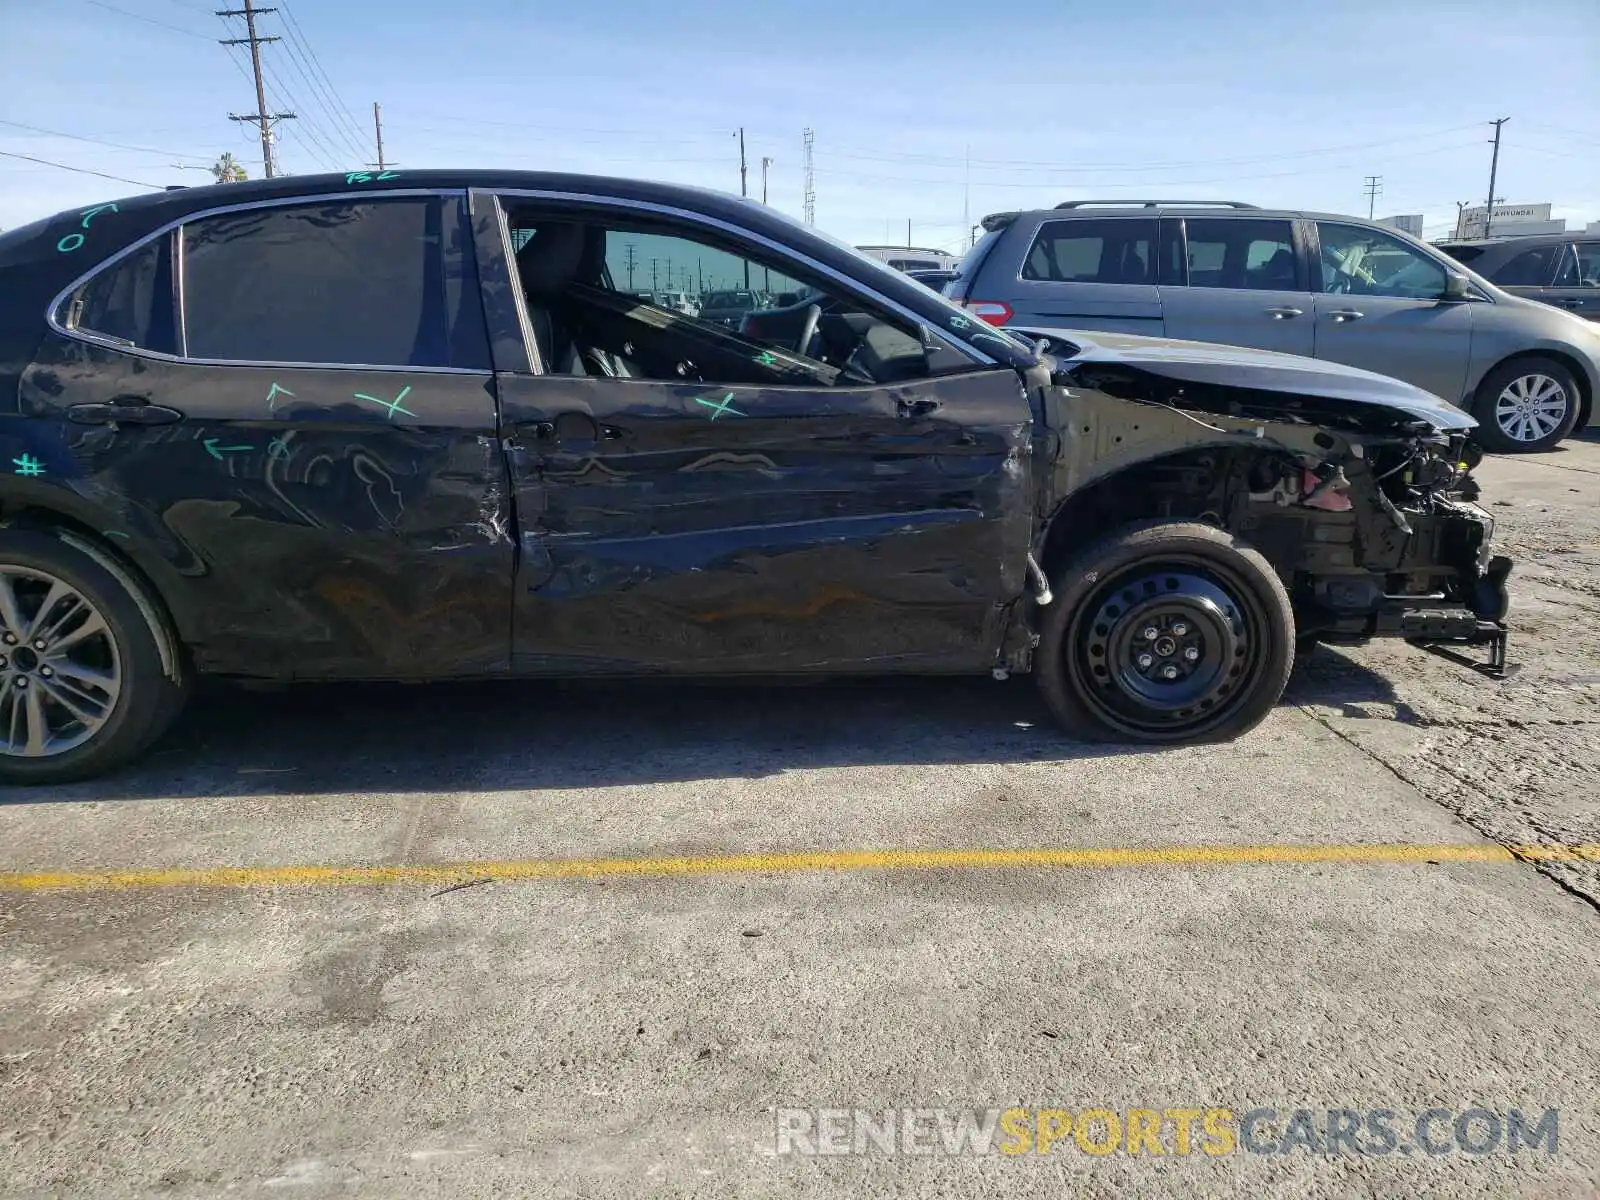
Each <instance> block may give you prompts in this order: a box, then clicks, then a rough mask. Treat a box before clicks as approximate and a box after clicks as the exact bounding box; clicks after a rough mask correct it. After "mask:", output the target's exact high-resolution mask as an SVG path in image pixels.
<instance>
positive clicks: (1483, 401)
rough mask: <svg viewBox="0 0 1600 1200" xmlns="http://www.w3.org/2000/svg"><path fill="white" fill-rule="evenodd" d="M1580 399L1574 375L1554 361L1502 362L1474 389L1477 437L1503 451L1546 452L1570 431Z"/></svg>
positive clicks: (1576, 416)
mask: <svg viewBox="0 0 1600 1200" xmlns="http://www.w3.org/2000/svg"><path fill="white" fill-rule="evenodd" d="M1579 400H1580V397H1579V393H1578V385H1577V381H1576V380H1574V379H1573V377H1572V372H1570V371H1569V370H1567V368H1566V367H1565V366H1563V365H1562V364H1561V363H1559V362H1557V361H1556V360H1554V359H1550V358H1543V357H1538V358H1523V359H1517V360H1514V361H1512V362H1509V363H1506V364H1505V365H1504V366H1502V367H1500V368H1499V369H1498V370H1496V371H1493V372H1491V373H1490V374H1489V375H1488V376H1486V377H1485V378H1484V381H1483V384H1482V386H1480V387H1479V389H1478V403H1477V405H1476V406H1475V407H1476V408H1477V410H1478V411H1477V417H1478V422H1479V425H1478V438H1479V440H1480V441H1482V443H1483V445H1484V446H1485V448H1487V449H1489V450H1497V451H1500V452H1502V453H1504V452H1508V451H1511V452H1514V451H1519V450H1548V449H1550V448H1551V447H1552V446H1554V445H1555V444H1556V443H1557V442H1559V441H1560V440H1561V439H1562V438H1564V437H1566V436H1567V434H1569V433H1571V432H1572V427H1573V425H1574V424H1575V423H1576V421H1577V419H1578V406H1579Z"/></svg>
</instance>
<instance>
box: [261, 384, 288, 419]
mask: <svg viewBox="0 0 1600 1200" xmlns="http://www.w3.org/2000/svg"><path fill="white" fill-rule="evenodd" d="M293 395H294V393H293V392H291V391H290V390H289V389H288V388H286V387H282V386H280V385H278V384H276V383H274V384H273V385H272V386H271V387H270V388H268V389H267V411H268V412H272V411H273V410H274V409H275V408H277V407H278V397H279V396H293Z"/></svg>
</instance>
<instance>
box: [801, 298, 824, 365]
mask: <svg viewBox="0 0 1600 1200" xmlns="http://www.w3.org/2000/svg"><path fill="white" fill-rule="evenodd" d="M821 320H822V306H821V305H819V304H808V305H806V320H805V324H804V325H803V326H801V328H800V337H799V340H797V341H796V342H795V344H794V352H795V353H796V354H805V353H806V351H807V350H809V349H810V348H811V339H812V338H814V337H816V336H817V322H819V321H821ZM808 357H809V355H808Z"/></svg>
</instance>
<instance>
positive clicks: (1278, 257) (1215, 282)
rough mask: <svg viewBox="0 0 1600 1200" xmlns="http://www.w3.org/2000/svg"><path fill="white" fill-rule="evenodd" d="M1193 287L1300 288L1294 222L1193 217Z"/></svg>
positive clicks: (1190, 227) (1190, 234)
mask: <svg viewBox="0 0 1600 1200" xmlns="http://www.w3.org/2000/svg"><path fill="white" fill-rule="evenodd" d="M1184 225H1185V227H1186V229H1187V232H1188V259H1187V263H1186V265H1187V267H1188V275H1189V286H1190V287H1208V288H1235V289H1247V290H1255V291H1269V292H1292V291H1300V290H1303V288H1302V287H1301V285H1300V282H1299V278H1300V270H1299V265H1298V263H1299V259H1298V256H1297V255H1296V253H1295V248H1294V227H1293V225H1292V223H1291V222H1289V221H1280V220H1271V219H1267V218H1261V217H1190V218H1188V219H1187V220H1186V221H1185V222H1184Z"/></svg>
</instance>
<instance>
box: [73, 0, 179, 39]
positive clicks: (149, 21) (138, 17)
mask: <svg viewBox="0 0 1600 1200" xmlns="http://www.w3.org/2000/svg"><path fill="white" fill-rule="evenodd" d="M83 2H84V3H85V4H92V5H94V6H95V7H96V8H103V9H105V10H106V11H107V12H114V13H119V14H121V15H122V16H124V17H132V18H133V19H134V20H135V21H143V22H144V23H145V24H146V25H158V26H160V27H161V28H162V29H170V30H171V31H172V32H173V33H181V34H183V35H184V36H186V37H197V38H199V39H201V40H202V41H207V42H209V41H210V40H211V39H210V38H208V37H206V35H205V34H203V33H196V32H195V31H194V30H193V29H181V28H179V27H178V26H176V25H168V24H167V23H166V22H165V21H158V20H156V19H155V18H154V17H147V16H145V15H144V14H143V13H136V12H129V11H128V10H127V9H125V8H118V7H117V6H116V5H115V4H107V3H106V2H105V0H83Z"/></svg>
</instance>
